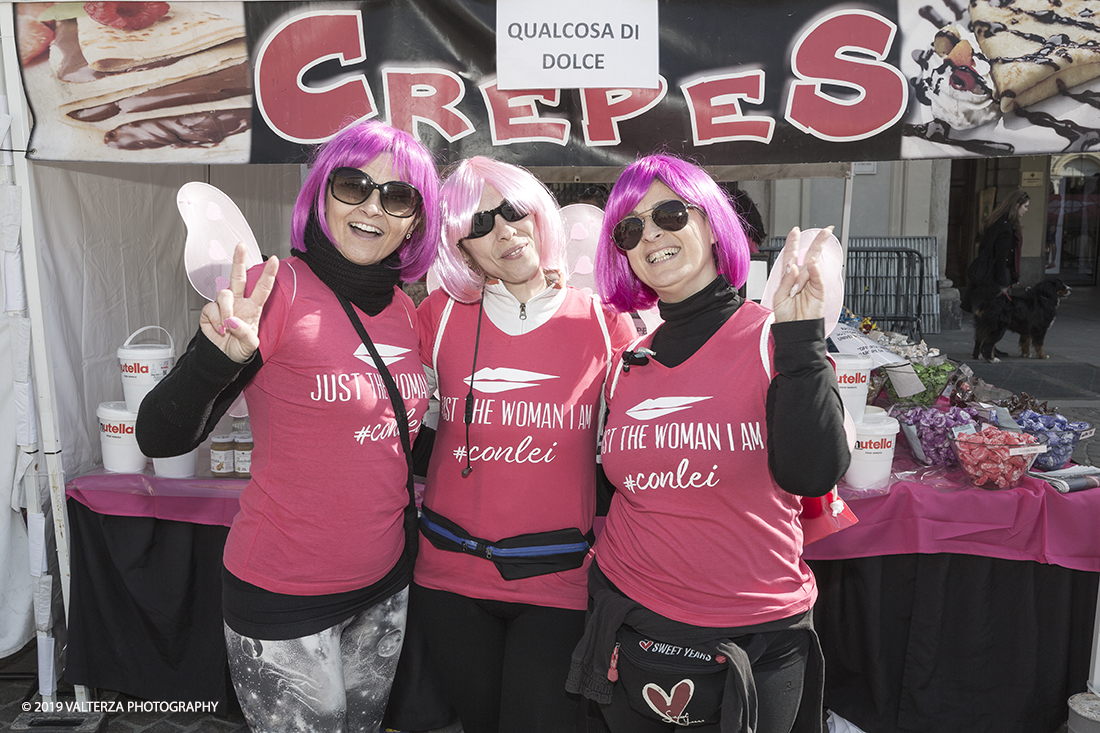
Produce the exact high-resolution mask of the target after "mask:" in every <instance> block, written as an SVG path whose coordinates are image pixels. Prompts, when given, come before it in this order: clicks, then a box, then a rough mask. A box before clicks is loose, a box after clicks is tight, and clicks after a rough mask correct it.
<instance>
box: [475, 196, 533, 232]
mask: <svg viewBox="0 0 1100 733" xmlns="http://www.w3.org/2000/svg"><path fill="white" fill-rule="evenodd" d="M497 214H500V218H501V219H504V221H506V222H508V223H509V224H512V223H515V222H517V221H519V220H520V219H522V218H523V217H525V216H527V212H526V211H520V210H519V209H517V208H516V207H515V206H513V205H512V204H511V203H510V202H508V201H501V202H500V206H498V207H496V208H495V209H489V210H488V211H479V212H477V213H476V214H474V220H473V221H472V222H471V223H470V233H469V234H467V235H466V239H478V238H479V237H484V236H485V235H486V234H488V233H489V232H491V231H493V227H494V226H496V218H497Z"/></svg>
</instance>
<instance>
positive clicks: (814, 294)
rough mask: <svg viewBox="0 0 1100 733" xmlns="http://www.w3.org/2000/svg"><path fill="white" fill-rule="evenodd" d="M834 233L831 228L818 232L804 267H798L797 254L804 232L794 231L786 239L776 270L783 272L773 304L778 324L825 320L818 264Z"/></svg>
mask: <svg viewBox="0 0 1100 733" xmlns="http://www.w3.org/2000/svg"><path fill="white" fill-rule="evenodd" d="M832 233H833V228H832V227H825V228H824V229H822V230H821V231H820V232H818V234H817V236H816V237H814V241H813V243H811V244H810V246H809V248H808V249H807V250H806V256H805V258H804V259H803V260H802V264H801V265H799V264H798V254H799V252H798V250H799V246H800V241H799V240H800V239H801V236H802V232H801V230H799V228H798V227H795V228H794V229H792V230H791V232H790V234H788V235H787V244H786V246H784V247H783V252H782V253H781V254H780V258H779V262H777V263H776V266H777V267H782V268H783V277H782V279H781V280H780V281H779V286H778V287H777V288H776V291H775V300H774V302H773V304H772V309H773V311H774V312H775V320H776V322H777V323H782V322H783V321H807V320H812V319H815V318H824V317H825V283H824V279H823V278H822V273H821V267H820V264H819V262H820V258H821V250H822V248H823V247H824V246H825V243H826V242H827V241H829V237H831V236H832Z"/></svg>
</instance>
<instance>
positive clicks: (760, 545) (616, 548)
mask: <svg viewBox="0 0 1100 733" xmlns="http://www.w3.org/2000/svg"><path fill="white" fill-rule="evenodd" d="M768 314H769V312H768V311H766V310H765V309H763V308H760V307H759V306H757V305H756V304H755V303H752V302H746V303H745V304H744V305H743V306H741V308H739V309H738V310H737V312H736V313H735V314H734V315H733V317H732V318H730V319H729V321H727V322H726V323H725V324H724V325H723V326H722V328H721V329H720V330H719V331H718V333H717V334H715V335H714V336H713V337H712V338H711V339H710V340H709V341H707V343H706V344H704V345H703V347H702V348H700V349H699V351H697V352H696V353H695V354H693V355H692V356H691V357H690V358H689V359H688V360H687V361H685V362H684V363H683V364H680V365H679V366H676V367H673V368H668V367H665V366H662V365H661V364H659V363H657V362H656V361H655V360H653V359H650V360H649V363H648V364H645V365H641V366H634V367H631V369H630V371H629V373H626V374H622V373H619V375H618V378H617V380H615V383H614V391H613V395H612V397H611V398H610V405H611V414H610V416H609V417H608V422H607V428H606V430H605V432H604V440H603V466H604V470H605V471H606V472H607V477H608V478H609V479H610V480H611V482H612V483H613V484H614V485H615V496H614V498H613V499H612V502H611V510H610V512H609V513H608V516H607V524H606V526H605V528H604V531H603V533H602V534H601V535H600V538H599V540H598V541H597V542H596V548H595V553H596V559H597V562H598V563H599V566H600V569H601V570H602V571H603V572H604V573H605V574H606V575H607V577H608V578H609V579H610V580H611V582H613V583H614V584H615V585H616V586H617V587H618V588H619V589H620V590H621V591H622V592H623V593H625V594H626V595H627V596H629V597H630V598H632V599H633V600H635V601H637V602H638V603H640V604H642V605H643V606H645V607H646V608H649V609H650V610H653V611H656V612H657V613H659V614H661V615H663V616H666V617H668V618H671V619H673V620H675V621H680V622H682V623H686V624H692V625H695V626H709V627H727V626H747V625H751V624H759V623H765V622H768V621H774V620H778V619H783V618H788V617H790V616H794V615H796V614H798V613H802V612H804V611H806V610H807V609H809V608H810V607H811V606H812V605H813V602H814V599H815V598H816V596H817V588H816V585H815V583H814V577H813V574H812V573H811V572H810V569H809V567H807V566H806V563H804V562H803V561H802V527H801V524H800V523H799V519H798V517H799V512H800V511H801V503H800V501H799V498H798V497H797V496H794V495H792V494H789V493H787V492H786V491H783V489H781V488H780V487H779V486H778V485H777V484H776V483H775V481H774V480H773V479H772V477H771V473H770V472H769V470H768V450H767V437H768V435H767V426H766V424H765V398H766V395H767V391H768V384H769V382H770V377H769V372H768V370H770V368H771V356H770V342H769V338H768V331H767V330H765V329H766V325H765V319H766V318H767V316H768ZM642 345H648V339H647V341H646V342H643V344H642ZM765 364H767V367H765ZM609 389H610V384H609Z"/></svg>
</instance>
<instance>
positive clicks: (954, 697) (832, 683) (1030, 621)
mask: <svg viewBox="0 0 1100 733" xmlns="http://www.w3.org/2000/svg"><path fill="white" fill-rule="evenodd" d="M810 566H811V568H812V569H813V571H814V574H815V575H816V576H817V581H818V585H819V587H820V591H821V594H820V598H819V600H818V603H817V606H816V609H815V612H814V613H815V616H814V618H815V625H816V626H817V630H818V633H819V634H820V636H821V642H822V647H823V650H824V652H825V704H826V707H828V708H829V709H831V710H833V711H835V712H836V713H837V714H838V715H840V716H841V717H843V718H845V719H847V720H849V721H851V722H852V723H854V724H856V725H857V726H859V727H860V728H863V729H864V730H866V731H869V732H870V733H903V732H904V733H910V732H921V733H924V732H928V733H932V732H933V731H934V732H935V733H983V732H984V731H989V732H990V733H993V732H996V733H1014V732H1019V733H1053V731H1056V730H1057V729H1058V728H1059V727H1060V726H1061V725H1063V724H1064V723H1065V721H1066V719H1067V718H1068V707H1067V701H1068V700H1069V698H1070V696H1071V695H1073V694H1075V693H1078V692H1084V691H1085V690H1086V683H1087V681H1088V674H1089V659H1090V656H1091V649H1092V635H1093V622H1094V618H1095V613H1096V594H1097V583H1098V578H1100V575H1098V574H1097V573H1088V572H1083V571H1078V570H1068V569H1066V568H1062V567H1059V566H1057V565H1045V564H1041V563H1034V562H1020V561H1010V560H999V559H994V558H987V557H978V556H973V555H952V554H934V555H891V556H882V557H870V558H860V559H851V560H829V561H812V562H810Z"/></svg>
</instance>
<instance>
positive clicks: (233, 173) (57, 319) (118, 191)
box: [32, 163, 301, 481]
mask: <svg viewBox="0 0 1100 733" xmlns="http://www.w3.org/2000/svg"><path fill="white" fill-rule="evenodd" d="M32 173H33V180H34V188H33V193H34V200H35V201H37V202H38V204H39V205H38V207H37V208H36V209H35V212H34V214H35V230H36V232H37V233H38V247H37V249H38V256H39V269H40V273H41V278H42V290H43V301H44V309H45V314H46V319H47V323H46V324H45V328H46V333H47V334H48V336H49V339H50V342H49V347H50V355H51V360H52V365H53V376H54V389H55V404H56V405H57V411H58V432H59V435H60V438H61V451H62V452H61V455H62V465H63V467H64V472H65V480H66V481H68V480H71V479H72V478H75V477H77V476H80V475H82V474H83V473H87V472H88V471H89V470H91V469H92V468H94V467H95V466H96V465H97V464H99V463H100V462H101V453H100V445H99V437H98V436H99V422H98V418H97V417H96V408H97V407H98V406H99V404H100V403H101V402H107V401H114V400H121V399H122V397H123V395H122V381H121V378H120V376H119V362H118V357H117V353H116V352H117V349H118V347H119V346H120V345H121V344H122V343H123V342H124V341H125V340H126V338H127V337H128V336H129V335H130V334H131V333H133V332H134V331H136V330H137V329H139V328H141V327H142V326H148V325H158V326H161V327H163V328H164V329H166V330H167V331H168V332H169V333H170V334H171V335H172V339H173V340H174V342H175V343H176V352H177V354H179V353H180V352H182V350H183V349H184V348H185V347H186V345H187V342H188V341H189V340H190V339H191V337H192V336H193V335H194V332H195V329H196V328H197V326H198V310H199V309H201V307H202V304H203V303H204V301H203V300H202V298H200V297H199V296H198V294H196V293H195V292H194V291H193V290H192V289H191V286H190V284H189V283H188V281H187V276H186V273H185V272H184V267H183V247H184V242H185V241H186V234H187V231H186V228H185V226H184V224H183V220H182V219H181V218H180V215H179V211H178V209H177V208H176V192H177V191H178V190H179V187H180V186H182V185H183V184H184V183H186V182H188V181H195V180H198V181H206V182H208V183H210V184H211V185H214V186H217V187H218V188H220V189H222V190H223V191H225V192H226V193H227V194H228V195H229V196H230V198H232V199H233V200H234V201H235V202H236V203H237V205H238V206H239V207H240V208H241V210H242V212H243V213H244V215H245V218H246V219H248V221H249V223H250V225H251V226H252V228H253V231H254V232H255V233H256V238H257V240H258V241H259V243H260V249H261V251H262V252H263V253H264V254H276V255H279V256H285V255H286V254H288V253H289V241H290V240H289V231H290V212H291V209H292V207H293V202H294V196H295V195H296V193H297V190H298V187H299V183H300V176H301V173H300V168H299V167H298V166H263V167H260V166H186V165H180V166H167V165H126V164H106V163H65V164H60V163H38V164H35V165H34V166H33V168H32Z"/></svg>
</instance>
